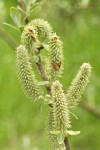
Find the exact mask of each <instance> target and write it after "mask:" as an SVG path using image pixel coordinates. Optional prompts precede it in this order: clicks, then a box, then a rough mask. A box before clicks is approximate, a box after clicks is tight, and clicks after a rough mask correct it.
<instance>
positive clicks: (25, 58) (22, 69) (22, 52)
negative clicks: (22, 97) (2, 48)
mask: <svg viewBox="0 0 100 150" xmlns="http://www.w3.org/2000/svg"><path fill="white" fill-rule="evenodd" d="M16 62H17V69H18V75H19V80H20V81H21V83H22V86H23V88H24V90H25V92H26V94H27V95H28V96H29V97H31V98H33V99H39V96H40V95H41V90H40V87H39V85H38V81H37V80H36V77H35V74H34V72H33V69H32V65H31V62H30V58H29V54H28V51H27V50H26V48H25V46H23V45H20V46H19V47H18V48H17V56H16Z"/></svg>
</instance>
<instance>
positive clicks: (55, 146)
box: [48, 109, 65, 150]
mask: <svg viewBox="0 0 100 150" xmlns="http://www.w3.org/2000/svg"><path fill="white" fill-rule="evenodd" d="M53 115H54V114H53V111H52V109H50V114H49V122H48V129H49V139H50V141H51V143H52V147H53V149H54V150H64V147H65V145H64V142H63V143H62V144H59V143H58V141H57V135H54V134H51V131H55V130H56V129H55V125H54V116H53Z"/></svg>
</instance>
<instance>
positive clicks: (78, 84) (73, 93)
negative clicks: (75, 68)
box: [66, 63, 91, 108]
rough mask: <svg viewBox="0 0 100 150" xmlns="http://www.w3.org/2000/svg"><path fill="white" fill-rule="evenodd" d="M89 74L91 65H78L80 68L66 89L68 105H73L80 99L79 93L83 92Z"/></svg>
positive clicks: (71, 106)
mask: <svg viewBox="0 0 100 150" xmlns="http://www.w3.org/2000/svg"><path fill="white" fill-rule="evenodd" d="M90 75H91V65H90V64H89V63H83V65H82V66H81V67H80V70H79V72H78V74H77V76H76V77H75V78H74V80H73V81H72V83H71V86H70V87H69V89H68V91H67V95H66V96H67V103H68V107H70V108H73V107H75V106H76V105H77V104H78V102H79V101H80V99H81V95H82V94H83V92H84V90H85V88H86V86H87V84H88V82H89V77H90Z"/></svg>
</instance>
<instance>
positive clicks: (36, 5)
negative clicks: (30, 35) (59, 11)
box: [30, 2, 43, 13]
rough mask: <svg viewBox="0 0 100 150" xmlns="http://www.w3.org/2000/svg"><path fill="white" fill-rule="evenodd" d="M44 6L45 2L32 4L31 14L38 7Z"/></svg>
mask: <svg viewBox="0 0 100 150" xmlns="http://www.w3.org/2000/svg"><path fill="white" fill-rule="evenodd" d="M42 4H43V2H39V3H32V4H31V7H30V13H32V12H33V10H34V9H35V8H36V7H38V6H41V5H42Z"/></svg>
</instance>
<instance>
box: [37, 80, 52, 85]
mask: <svg viewBox="0 0 100 150" xmlns="http://www.w3.org/2000/svg"><path fill="white" fill-rule="evenodd" d="M48 84H49V81H41V82H38V85H48Z"/></svg>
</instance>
